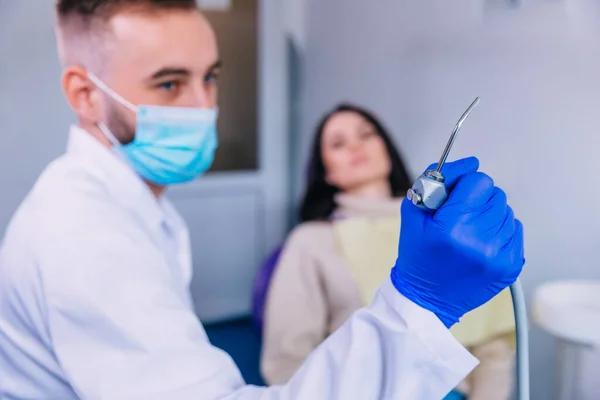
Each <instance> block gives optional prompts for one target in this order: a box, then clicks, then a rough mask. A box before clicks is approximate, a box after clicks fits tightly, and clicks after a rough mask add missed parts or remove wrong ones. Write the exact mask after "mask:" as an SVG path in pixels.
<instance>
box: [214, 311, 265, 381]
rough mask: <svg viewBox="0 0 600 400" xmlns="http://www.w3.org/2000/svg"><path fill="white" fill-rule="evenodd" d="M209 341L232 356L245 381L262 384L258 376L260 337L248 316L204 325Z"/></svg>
mask: <svg viewBox="0 0 600 400" xmlns="http://www.w3.org/2000/svg"><path fill="white" fill-rule="evenodd" d="M204 328H205V329H206V333H207V334H208V338H209V339H210V341H211V343H212V344H213V345H214V346H216V347H218V348H220V349H223V350H225V351H226V352H227V353H229V355H230V356H231V357H232V358H233V360H234V361H235V363H236V364H237V366H238V368H239V369H240V371H241V373H242V376H243V377H244V379H245V380H246V383H248V384H251V385H259V386H264V384H265V383H264V381H263V380H262V378H261V376H260V369H259V368H260V367H259V365H260V338H259V337H258V334H257V333H256V332H255V331H254V329H253V328H252V323H251V320H250V318H242V319H237V320H234V321H229V322H222V323H218V324H209V325H205V326H204Z"/></svg>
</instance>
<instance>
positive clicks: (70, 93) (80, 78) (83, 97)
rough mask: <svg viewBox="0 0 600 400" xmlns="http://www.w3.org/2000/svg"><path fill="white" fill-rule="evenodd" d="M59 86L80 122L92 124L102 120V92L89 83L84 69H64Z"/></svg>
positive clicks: (76, 66) (78, 67)
mask: <svg viewBox="0 0 600 400" xmlns="http://www.w3.org/2000/svg"><path fill="white" fill-rule="evenodd" d="M61 85H62V90H63V93H64V94H65V97H66V99H67V103H69V106H70V107H71V109H72V110H73V112H75V114H76V115H77V118H78V119H79V120H80V121H83V122H85V123H89V124H92V123H96V122H97V121H99V120H101V119H102V116H103V110H102V92H101V91H100V89H98V88H97V87H96V86H95V85H94V84H93V83H92V82H91V81H90V79H89V78H88V76H87V71H86V69H85V68H83V67H82V66H79V65H73V66H69V67H66V68H65V70H64V72H63V75H62V79H61Z"/></svg>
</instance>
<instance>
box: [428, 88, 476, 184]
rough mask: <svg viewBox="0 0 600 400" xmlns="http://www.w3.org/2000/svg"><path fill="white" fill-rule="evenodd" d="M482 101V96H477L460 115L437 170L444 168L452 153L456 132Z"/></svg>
mask: <svg viewBox="0 0 600 400" xmlns="http://www.w3.org/2000/svg"><path fill="white" fill-rule="evenodd" d="M480 101H481V98H480V97H476V98H475V100H473V102H472V103H471V105H470V106H469V108H467V110H466V111H465V112H464V113H463V115H462V116H461V117H460V119H459V120H458V122H457V123H456V125H454V129H453V130H452V134H451V135H450V139H449V140H448V143H447V144H446V148H445V149H444V152H443V153H442V157H441V158H440V161H439V162H438V165H437V168H436V172H440V171H441V170H442V167H443V166H444V164H445V163H446V159H447V158H448V154H450V150H451V149H452V146H453V145H454V140H455V139H456V134H457V133H458V131H459V130H460V128H461V126H462V124H463V122H465V120H466V119H467V117H468V116H469V114H471V111H473V109H474V108H475V106H476V105H477V104H479V102H480Z"/></svg>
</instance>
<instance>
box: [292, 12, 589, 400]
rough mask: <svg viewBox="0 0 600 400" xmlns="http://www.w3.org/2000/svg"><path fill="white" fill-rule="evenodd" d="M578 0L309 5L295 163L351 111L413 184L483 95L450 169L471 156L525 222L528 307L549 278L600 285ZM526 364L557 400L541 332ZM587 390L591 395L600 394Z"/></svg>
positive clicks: (541, 391) (584, 29)
mask: <svg viewBox="0 0 600 400" xmlns="http://www.w3.org/2000/svg"><path fill="white" fill-rule="evenodd" d="M585 1H586V3H584V2H575V1H574V0H573V1H567V2H564V1H559V0H549V1H544V0H537V1H535V2H531V1H526V0H525V1H524V6H523V7H522V8H521V9H512V8H509V7H507V6H506V4H507V3H508V1H506V2H503V1H488V2H487V3H488V4H490V5H493V6H495V7H493V8H488V7H484V4H483V3H484V2H483V0H482V1H481V2H480V1H478V0H453V1H452V2H448V1H447V0H403V1H400V0H378V1H376V2H371V1H370V2H366V1H360V0H354V1H351V0H328V1H319V0H312V1H310V2H309V11H308V17H307V20H308V29H307V31H308V37H307V41H306V53H305V64H304V69H303V79H304V82H305V87H304V93H303V110H304V111H303V115H304V117H303V118H302V120H303V126H302V132H304V134H303V135H304V136H303V138H302V154H303V156H302V157H301V160H306V159H307V151H308V147H309V142H310V141H311V139H312V137H311V136H312V131H313V129H314V125H315V123H316V121H317V120H318V119H319V117H320V116H321V114H322V113H323V112H324V111H325V110H327V109H329V108H330V107H331V106H332V105H333V104H334V103H336V102H337V101H340V100H352V101H356V102H359V103H362V104H365V105H367V106H369V107H371V108H372V109H373V110H375V111H376V112H377V113H378V114H379V115H380V116H381V117H382V118H383V120H384V121H385V122H386V123H387V125H388V126H389V127H390V128H391V130H392V131H393V132H394V135H395V138H396V140H397V142H398V144H399V145H400V146H401V148H402V150H403V153H404V154H405V156H406V159H407V161H408V164H409V166H410V167H411V169H412V171H413V172H414V173H420V172H421V171H422V169H423V168H425V167H426V166H427V165H428V164H429V163H431V162H434V161H437V159H438V157H439V155H440V153H441V151H442V149H443V146H444V145H445V142H446V140H447V137H448V135H449V133H450V131H451V129H452V128H453V126H454V124H455V122H456V120H457V119H458V117H459V116H460V114H461V113H462V112H463V110H464V109H465V108H466V107H467V106H468V105H469V104H470V102H471V101H472V100H473V99H474V97H475V96H481V97H482V102H481V103H480V105H479V106H478V108H477V109H476V110H475V111H474V112H473V114H472V116H471V117H470V119H469V120H468V122H467V123H466V124H465V125H464V127H463V130H462V131H461V134H460V136H459V138H458V139H457V142H456V145H455V148H454V150H453V152H452V153H451V158H457V157H461V156H466V155H476V156H478V157H479V158H480V160H481V165H482V169H483V170H484V171H486V172H488V173H489V174H491V175H492V176H493V177H494V178H495V179H496V181H497V184H498V185H499V186H501V187H502V188H504V189H505V190H506V191H507V193H508V195H509V200H510V203H511V204H512V206H513V207H514V209H515V212H516V214H517V215H518V216H519V218H521V219H522V221H523V223H524V225H525V234H526V237H525V240H526V258H527V265H526V269H525V272H524V275H523V281H524V286H525V288H526V291H527V293H528V296H530V295H531V293H532V289H533V288H535V287H536V286H537V285H539V284H540V283H542V282H546V281H549V280H554V279H561V278H595V279H598V278H600V262H599V261H598V256H597V251H596V250H595V249H596V248H597V246H598V243H600V224H599V222H600V211H599V210H598V208H595V207H594V206H595V205H597V204H600V176H599V175H598V173H597V171H598V168H597V166H598V162H599V161H600V157H598V156H597V152H598V150H599V149H600V135H599V133H598V130H599V129H600V79H599V78H598V74H599V73H600V53H599V50H600V34H597V35H596V36H595V37H594V36H592V35H590V33H591V28H592V27H593V23H594V22H596V23H597V22H598V19H597V18H595V16H596V14H591V13H590V12H588V11H587V9H585V8H580V7H578V6H580V5H585V4H587V6H591V5H593V2H590V1H588V0H585ZM450 3H452V6H450ZM595 10H596V12H598V8H597V7H596V9H595ZM299 170H300V171H303V170H304V168H299ZM299 190H300V189H299V188H298V191H299ZM297 194H298V192H297ZM531 355H532V379H533V382H532V398H533V399H551V398H553V397H552V395H551V393H552V392H553V390H554V386H553V385H554V384H553V376H554V375H553V374H554V368H555V367H554V357H555V353H554V342H553V340H552V339H551V338H550V337H549V336H547V335H546V334H544V333H543V332H541V331H540V330H538V329H536V328H534V329H532V336H531ZM590 371H591V369H590ZM586 385H587V389H588V392H590V391H591V390H595V393H596V396H597V393H598V385H600V383H598V382H597V381H596V382H594V381H593V380H588V381H587V383H586ZM595 398H597V397H595Z"/></svg>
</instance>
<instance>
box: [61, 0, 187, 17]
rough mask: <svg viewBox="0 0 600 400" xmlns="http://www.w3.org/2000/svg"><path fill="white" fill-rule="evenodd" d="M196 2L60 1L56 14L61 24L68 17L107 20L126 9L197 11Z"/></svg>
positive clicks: (166, 0)
mask: <svg viewBox="0 0 600 400" xmlns="http://www.w3.org/2000/svg"><path fill="white" fill-rule="evenodd" d="M197 7H198V6H197V5H196V1H195V0H58V1H57V2H56V14H57V15H58V19H59V22H60V21H61V20H63V19H64V18H66V17H70V16H79V17H80V18H84V19H93V18H100V19H102V20H107V19H109V18H110V17H112V16H113V15H114V14H116V13H117V12H119V11H121V10H125V9H135V8H137V9H140V10H148V11H150V10H160V9H188V10H191V9H195V8H197Z"/></svg>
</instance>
